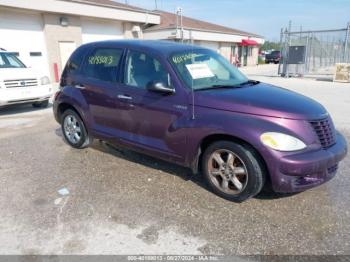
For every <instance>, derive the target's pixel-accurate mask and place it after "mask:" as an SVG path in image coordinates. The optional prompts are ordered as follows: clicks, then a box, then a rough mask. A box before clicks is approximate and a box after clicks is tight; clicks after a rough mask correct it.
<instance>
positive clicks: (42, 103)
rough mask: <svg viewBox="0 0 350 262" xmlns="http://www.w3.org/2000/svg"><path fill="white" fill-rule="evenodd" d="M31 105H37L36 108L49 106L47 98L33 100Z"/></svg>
mask: <svg viewBox="0 0 350 262" xmlns="http://www.w3.org/2000/svg"><path fill="white" fill-rule="evenodd" d="M32 106H33V107H37V108H46V107H48V106H49V100H44V101H41V102H35V103H33V104H32Z"/></svg>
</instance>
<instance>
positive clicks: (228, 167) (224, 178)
mask: <svg viewBox="0 0 350 262" xmlns="http://www.w3.org/2000/svg"><path fill="white" fill-rule="evenodd" d="M208 171H209V177H210V179H211V181H212V182H213V184H214V185H215V186H216V187H217V188H218V189H219V190H220V191H222V192H224V193H226V194H230V195H237V194H239V193H241V192H242V191H243V190H244V189H245V187H246V186H247V183H248V172H247V168H246V166H245V164H244V162H243V161H242V159H241V158H240V157H239V156H237V155H236V154H235V153H233V152H232V151H230V150H226V149H219V150H216V151H214V152H213V153H212V154H211V155H210V157H209V160H208Z"/></svg>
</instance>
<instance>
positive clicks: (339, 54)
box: [278, 23, 350, 77]
mask: <svg viewBox="0 0 350 262" xmlns="http://www.w3.org/2000/svg"><path fill="white" fill-rule="evenodd" d="M290 28H291V25H289V29H285V30H283V29H282V30H281V39H280V44H281V49H282V50H281V51H282V59H281V60H280V64H279V67H278V73H279V74H280V75H281V76H286V77H288V76H303V75H332V74H334V68H335V64H336V63H350V23H349V24H348V26H347V27H346V28H343V29H335V30H319V31H302V30H300V31H298V32H296V31H294V32H293V31H291V30H290Z"/></svg>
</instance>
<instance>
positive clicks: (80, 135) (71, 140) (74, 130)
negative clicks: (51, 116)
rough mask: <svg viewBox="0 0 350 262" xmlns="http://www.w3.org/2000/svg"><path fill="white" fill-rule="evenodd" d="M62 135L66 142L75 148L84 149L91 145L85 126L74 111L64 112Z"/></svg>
mask: <svg viewBox="0 0 350 262" xmlns="http://www.w3.org/2000/svg"><path fill="white" fill-rule="evenodd" d="M61 127H62V133H63V137H64V139H65V141H66V142H67V143H68V144H69V145H70V146H72V147H74V148H84V147H87V146H88V145H89V144H90V140H89V136H88V134H87V131H86V128H85V125H84V122H83V120H82V119H81V118H80V116H79V115H78V114H77V113H76V112H75V111H73V110H71V109H68V110H66V111H64V113H63V114H62V118H61Z"/></svg>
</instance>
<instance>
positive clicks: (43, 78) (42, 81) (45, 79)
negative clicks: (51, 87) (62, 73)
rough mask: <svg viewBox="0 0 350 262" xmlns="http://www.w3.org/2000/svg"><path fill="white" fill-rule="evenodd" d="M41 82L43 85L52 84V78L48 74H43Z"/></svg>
mask: <svg viewBox="0 0 350 262" xmlns="http://www.w3.org/2000/svg"><path fill="white" fill-rule="evenodd" d="M40 84H41V85H48V84H50V78H48V77H47V76H43V77H42V78H40Z"/></svg>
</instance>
